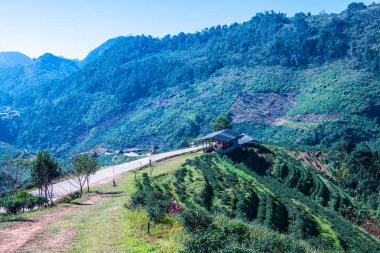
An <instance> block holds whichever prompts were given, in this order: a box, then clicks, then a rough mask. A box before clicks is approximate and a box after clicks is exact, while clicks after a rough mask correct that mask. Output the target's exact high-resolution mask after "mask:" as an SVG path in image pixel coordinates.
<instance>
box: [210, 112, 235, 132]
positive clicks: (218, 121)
mask: <svg viewBox="0 0 380 253" xmlns="http://www.w3.org/2000/svg"><path fill="white" fill-rule="evenodd" d="M230 128H231V123H230V120H229V119H228V117H227V116H225V115H220V116H218V117H216V118H215V120H214V121H213V122H212V123H211V129H212V131H214V132H216V131H221V130H224V129H230Z"/></svg>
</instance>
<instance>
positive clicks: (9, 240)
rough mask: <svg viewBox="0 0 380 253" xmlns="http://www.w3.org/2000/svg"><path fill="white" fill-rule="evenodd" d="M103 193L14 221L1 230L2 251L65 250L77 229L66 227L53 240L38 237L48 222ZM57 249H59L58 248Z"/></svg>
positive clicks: (83, 205) (0, 244) (0, 246)
mask: <svg viewBox="0 0 380 253" xmlns="http://www.w3.org/2000/svg"><path fill="white" fill-rule="evenodd" d="M101 197H102V196H101V195H98V194H96V195H91V196H90V197H89V198H88V199H87V200H85V201H84V202H82V203H81V205H73V206H68V207H59V208H57V209H55V210H52V211H51V212H49V213H47V214H43V215H41V216H39V217H36V218H33V219H30V220H25V221H17V222H14V223H13V224H12V225H11V226H9V227H6V228H2V229H1V230H0V252H1V253H3V252H4V253H11V252H36V251H33V249H36V248H38V249H39V252H41V251H40V249H41V248H42V249H46V251H51V250H53V249H55V250H56V249H59V250H58V251H63V250H64V249H65V246H66V245H67V242H69V241H70V240H71V239H72V238H73V237H74V236H75V231H74V230H70V229H65V230H62V231H60V232H59V233H58V234H56V235H54V236H52V238H51V240H48V241H43V242H41V241H38V240H37V237H38V235H40V234H41V233H43V231H44V229H45V228H46V227H47V225H48V224H50V223H51V222H54V221H56V220H58V219H60V218H61V217H62V216H64V215H65V214H67V213H69V212H72V211H74V210H75V209H78V208H85V207H86V206H88V205H92V204H94V203H95V202H96V201H97V200H98V199H100V198H101ZM56 251H57V250H56Z"/></svg>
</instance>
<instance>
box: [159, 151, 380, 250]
mask: <svg viewBox="0 0 380 253" xmlns="http://www.w3.org/2000/svg"><path fill="white" fill-rule="evenodd" d="M152 183H153V184H155V185H156V186H157V188H159V189H161V190H160V191H162V194H168V195H171V196H174V198H175V199H178V200H179V201H180V203H181V204H182V205H183V206H184V207H185V209H186V207H190V208H191V209H194V208H205V209H206V210H207V211H208V212H210V213H211V214H213V215H222V216H226V217H228V218H230V219H242V220H244V221H246V222H251V221H252V222H255V223H260V224H264V225H265V226H267V227H269V228H270V229H274V230H277V231H279V232H281V233H286V234H289V235H291V236H293V237H294V238H298V239H302V240H306V241H307V242H308V243H310V245H312V246H313V247H316V249H319V250H321V251H323V250H327V251H328V252H338V251H354V252H376V251H378V250H380V243H379V241H378V240H376V239H374V238H373V237H372V236H370V235H369V234H367V233H366V232H363V231H362V230H361V229H359V228H358V227H356V226H355V225H353V224H351V223H350V222H348V221H347V220H346V219H345V218H344V217H346V216H347V215H349V211H350V210H351V208H352V209H355V208H356V207H355V205H354V204H353V203H352V202H351V200H350V198H349V197H348V196H347V195H346V194H345V193H344V192H343V191H342V190H341V189H340V188H339V187H337V186H336V185H335V184H334V182H333V180H332V179H328V178H327V177H326V176H324V175H321V174H318V172H317V170H314V169H310V168H308V167H307V166H306V165H305V164H303V163H302V162H300V161H299V160H297V159H296V158H294V157H293V156H292V155H291V154H290V153H288V151H287V150H285V149H282V148H279V147H273V146H263V145H253V144H251V145H250V146H247V147H244V148H243V149H242V150H237V151H235V152H233V153H230V154H229V155H228V156H224V157H221V156H219V155H217V154H205V155H203V156H200V157H196V158H194V159H192V160H187V161H186V163H185V164H184V165H182V167H181V168H180V169H179V170H178V171H177V172H176V174H175V176H169V175H164V176H161V177H157V178H155V179H154V180H152ZM245 247H248V246H245ZM244 252H245V251H244ZM247 252H248V251H247ZM300 252H303V251H300Z"/></svg>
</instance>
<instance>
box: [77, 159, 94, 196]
mask: <svg viewBox="0 0 380 253" xmlns="http://www.w3.org/2000/svg"><path fill="white" fill-rule="evenodd" d="M72 163H73V174H74V176H75V181H76V182H77V183H78V187H79V192H80V193H79V194H80V196H82V194H83V187H84V185H85V184H86V183H87V192H90V177H91V175H93V174H95V172H96V170H97V167H98V164H97V160H96V159H95V158H94V157H92V156H91V155H89V154H79V155H76V156H74V158H73V161H72Z"/></svg>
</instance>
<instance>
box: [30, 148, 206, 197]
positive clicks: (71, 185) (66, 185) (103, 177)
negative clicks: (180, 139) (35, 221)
mask: <svg viewBox="0 0 380 253" xmlns="http://www.w3.org/2000/svg"><path fill="white" fill-rule="evenodd" d="M200 149H201V147H192V148H186V149H180V150H175V151H170V152H166V153H160V154H155V155H152V156H148V157H144V158H141V159H138V160H135V161H131V162H127V163H123V164H119V165H114V166H109V167H106V168H104V169H101V170H99V171H97V172H96V173H95V174H94V175H92V176H91V178H90V186H91V185H95V184H99V183H102V182H105V181H110V180H112V177H113V172H115V175H118V174H121V173H124V172H126V171H130V170H134V169H138V168H140V167H143V166H146V165H149V160H151V161H152V162H158V161H161V160H164V159H167V158H170V157H174V156H178V155H183V154H186V153H191V152H194V151H198V150H200ZM77 190H78V184H77V182H76V181H75V180H74V179H70V180H66V181H62V182H59V183H56V184H54V185H53V200H57V199H59V198H61V197H63V196H65V195H67V194H69V193H72V192H75V191H77ZM31 193H32V194H33V195H38V190H35V191H32V192H31Z"/></svg>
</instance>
